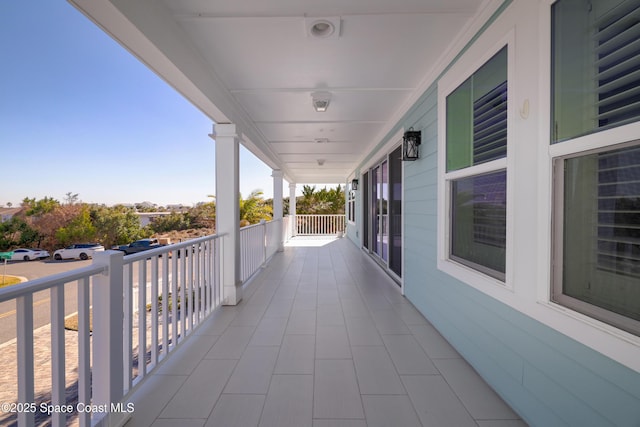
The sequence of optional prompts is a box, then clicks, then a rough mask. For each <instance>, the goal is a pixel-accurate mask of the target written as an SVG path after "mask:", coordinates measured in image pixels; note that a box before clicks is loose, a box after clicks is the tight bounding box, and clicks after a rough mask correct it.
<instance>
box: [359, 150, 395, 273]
mask: <svg viewBox="0 0 640 427" xmlns="http://www.w3.org/2000/svg"><path fill="white" fill-rule="evenodd" d="M401 154H402V147H397V148H396V149H395V150H393V151H392V152H391V153H390V154H389V155H388V156H387V157H385V158H384V159H382V160H380V161H379V162H378V163H375V164H374V165H373V166H371V168H370V169H369V170H368V171H367V172H365V173H363V175H362V178H363V181H364V185H363V188H362V190H363V194H362V197H363V206H364V210H363V215H364V221H365V222H364V227H363V229H364V231H363V234H364V235H363V246H364V248H366V249H367V250H368V252H369V253H370V254H374V255H375V258H376V259H377V260H378V261H380V262H381V263H382V264H384V265H385V266H386V267H387V268H388V269H389V270H391V271H392V272H393V273H394V275H396V276H397V277H398V278H400V277H402V158H401Z"/></svg>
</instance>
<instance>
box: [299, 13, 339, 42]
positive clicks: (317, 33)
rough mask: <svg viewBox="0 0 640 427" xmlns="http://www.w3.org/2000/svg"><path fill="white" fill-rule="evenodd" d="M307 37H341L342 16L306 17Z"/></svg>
mask: <svg viewBox="0 0 640 427" xmlns="http://www.w3.org/2000/svg"><path fill="white" fill-rule="evenodd" d="M304 25H305V31H306V34H307V37H310V38H315V39H336V38H338V37H340V31H341V26H342V18H340V17H339V16H316V17H305V18H304Z"/></svg>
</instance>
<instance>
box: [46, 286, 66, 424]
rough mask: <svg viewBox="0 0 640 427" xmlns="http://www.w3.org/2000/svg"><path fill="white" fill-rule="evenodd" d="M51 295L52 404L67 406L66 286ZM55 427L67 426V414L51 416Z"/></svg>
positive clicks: (52, 291) (55, 287) (53, 289)
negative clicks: (65, 371) (65, 363)
mask: <svg viewBox="0 0 640 427" xmlns="http://www.w3.org/2000/svg"><path fill="white" fill-rule="evenodd" d="M49 292H50V295H51V404H52V405H65V403H66V396H65V385H66V384H65V374H64V362H65V359H64V354H65V348H64V347H65V339H64V284H60V285H57V286H54V287H52V288H51V290H50V291H49ZM51 422H52V424H53V426H54V427H58V426H63V425H65V424H66V414H65V413H64V412H61V411H58V412H53V413H52V414H51Z"/></svg>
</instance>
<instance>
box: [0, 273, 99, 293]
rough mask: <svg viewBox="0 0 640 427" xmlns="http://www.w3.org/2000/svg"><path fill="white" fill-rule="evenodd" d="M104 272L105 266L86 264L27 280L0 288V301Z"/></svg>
mask: <svg viewBox="0 0 640 427" xmlns="http://www.w3.org/2000/svg"><path fill="white" fill-rule="evenodd" d="M103 273H106V268H105V267H102V266H95V265H88V266H86V267H80V268H78V269H76V270H71V271H68V272H64V273H57V274H52V275H50V276H46V277H40V278H38V279H33V280H29V281H28V282H24V283H18V284H16V285H12V286H7V287H4V288H0V302H4V301H8V300H11V299H15V298H18V297H21V296H24V295H27V294H33V293H36V292H40V291H44V290H47V289H50V288H53V287H54V286H58V285H62V284H65V283H68V282H73V281H75V280H80V279H83V278H85V277H87V276H93V275H96V274H103Z"/></svg>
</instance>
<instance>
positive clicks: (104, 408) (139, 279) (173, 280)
mask: <svg viewBox="0 0 640 427" xmlns="http://www.w3.org/2000/svg"><path fill="white" fill-rule="evenodd" d="M219 263H220V237H219V236H207V237H202V238H198V239H194V240H190V241H187V242H183V243H179V244H174V245H170V246H167V247H162V248H158V249H154V250H150V251H146V252H141V253H138V254H133V255H128V256H126V257H124V256H123V254H122V253H121V252H117V251H105V252H103V253H96V255H95V258H94V260H93V265H91V266H88V267H84V268H80V269H77V270H73V271H70V272H67V273H62V274H57V275H54V276H48V277H43V278H41V279H36V280H32V281H29V282H26V283H23V284H19V285H15V286H10V287H6V288H3V289H0V302H4V301H11V300H15V302H16V310H15V312H16V317H17V329H16V342H15V346H16V355H17V357H16V364H17V366H16V371H15V372H17V380H16V381H17V396H15V401H14V402H1V403H3V404H5V405H6V404H8V405H9V406H6V408H5V406H3V408H2V409H3V411H2V412H3V413H0V424H2V425H9V424H12V423H13V422H15V420H16V418H17V422H18V425H19V426H33V425H35V424H36V422H37V423H38V425H40V424H41V423H42V422H45V421H49V420H51V424H52V425H53V426H63V425H66V421H67V420H66V418H67V415H68V412H71V413H72V415H74V416H77V417H78V419H79V424H80V425H81V426H90V425H92V423H93V424H94V425H95V424H96V423H98V422H101V421H108V423H109V424H112V423H118V422H119V421H123V420H125V419H126V418H127V411H129V410H130V409H131V408H128V407H126V406H124V407H123V406H118V403H119V402H122V401H123V398H124V397H125V395H126V394H127V393H128V392H129V391H131V390H132V389H133V388H134V387H135V385H136V384H137V383H138V382H139V381H140V380H141V379H142V378H144V377H145V376H146V375H148V374H149V373H150V372H152V371H153V369H154V368H155V367H156V365H157V363H158V362H159V361H160V360H162V359H163V358H165V357H167V355H168V354H170V353H171V352H172V351H173V350H174V349H175V348H176V346H177V344H178V343H179V342H181V341H182V340H183V339H184V338H185V337H186V336H187V335H189V334H190V332H191V331H192V330H193V329H194V328H195V327H196V326H197V325H198V324H199V323H200V322H202V321H203V320H204V319H205V317H206V316H208V315H209V314H210V313H211V312H212V311H213V310H214V309H215V308H216V307H217V306H218V305H219V304H220V301H221V299H222V295H221V287H220V285H221V284H220V276H219V272H220V268H219ZM74 282H77V294H78V297H77V316H78V322H77V323H78V334H77V340H75V339H74V340H73V341H74V342H73V343H69V342H67V338H66V337H65V329H64V322H65V298H64V294H65V285H66V284H70V283H71V284H73V283H74ZM47 290H48V291H49V293H50V311H51V325H50V328H47V327H43V328H38V329H37V330H35V331H34V320H33V315H34V311H35V310H34V307H35V306H36V305H41V302H42V300H39V301H38V302H37V303H34V294H35V293H36V292H40V291H47ZM90 296H91V301H90ZM45 301H46V300H45ZM38 310H42V308H40V307H39V308H38ZM91 317H93V322H91V320H90V319H91ZM47 329H49V330H50V333H49V334H48V335H49V336H47V337H45V338H44V339H42V338H41V337H40V335H42V334H46V333H47ZM34 335H38V346H37V348H36V349H37V350H38V353H41V354H42V353H44V354H43V355H41V356H39V358H38V362H37V363H38V364H37V366H38V369H37V371H36V362H35V360H36V359H35V358H34V356H35V355H34V347H35V345H34V343H35V338H34ZM76 342H77V343H76ZM3 351H6V347H5V348H3ZM119 354H121V355H123V356H122V357H117V355H119ZM40 358H43V359H44V362H43V361H41V360H39V359H40ZM49 359H50V361H51V370H50V372H51V379H50V381H45V382H46V383H47V384H51V386H50V389H48V390H44V391H43V392H41V391H39V393H38V395H37V396H36V393H35V386H34V382H35V381H34V376H35V374H36V373H37V374H38V375H39V376H41V375H42V374H43V372H44V371H47V372H48V370H47V369H46V368H45V367H44V366H42V365H41V363H46V361H47V360H49ZM75 363H77V369H73V368H72V367H70V366H66V364H75ZM69 368H71V369H69ZM2 369H3V370H4V369H7V370H8V369H11V367H8V366H3V367H2ZM73 371H75V372H76V373H75V374H73V375H76V377H77V378H76V379H75V381H77V386H72V387H70V388H69V389H68V385H67V384H69V382H72V383H73V382H74V378H68V377H67V375H68V373H69V372H73ZM74 388H77V396H70V390H71V389H74ZM89 405H92V406H89ZM13 408H15V410H14V409H13ZM88 408H93V409H98V410H97V411H96V410H93V411H90V410H87V409H88ZM5 409H8V410H5ZM49 409H50V411H49V412H50V413H47V412H48V410H49ZM8 412H13V413H8Z"/></svg>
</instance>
